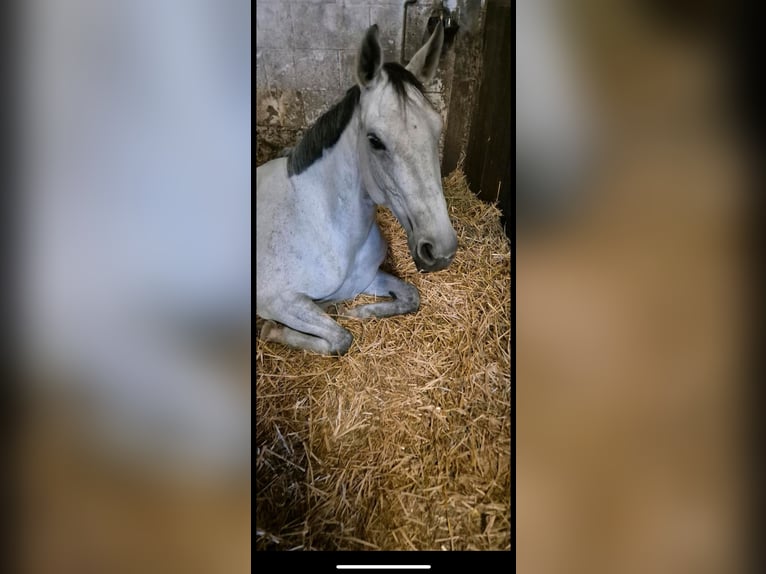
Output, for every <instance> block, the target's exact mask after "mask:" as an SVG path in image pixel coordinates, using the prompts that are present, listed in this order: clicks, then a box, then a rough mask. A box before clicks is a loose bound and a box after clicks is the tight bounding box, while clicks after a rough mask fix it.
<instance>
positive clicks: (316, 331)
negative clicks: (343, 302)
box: [261, 295, 354, 355]
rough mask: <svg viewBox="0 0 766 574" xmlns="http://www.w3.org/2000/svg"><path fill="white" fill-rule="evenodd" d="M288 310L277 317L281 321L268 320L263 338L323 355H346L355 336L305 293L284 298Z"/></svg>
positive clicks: (262, 330)
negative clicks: (278, 322)
mask: <svg viewBox="0 0 766 574" xmlns="http://www.w3.org/2000/svg"><path fill="white" fill-rule="evenodd" d="M280 303H282V304H284V305H285V309H286V310H287V312H285V313H284V314H282V315H280V316H279V317H277V319H278V320H279V321H280V323H283V324H282V325H278V324H277V323H275V322H274V321H267V322H266V323H265V324H264V326H263V328H262V329H261V339H262V340H264V341H274V342H276V343H281V344H283V345H287V346H288V347H294V348H296V349H304V350H307V351H312V352H314V353H320V354H322V355H343V354H345V353H346V351H348V349H349V347H350V346H351V342H352V341H353V339H354V338H353V336H352V335H351V333H349V332H348V331H347V330H346V329H344V328H343V327H341V326H340V325H338V323H336V322H335V321H334V320H333V319H332V318H331V317H330V316H328V315H327V314H326V313H324V312H323V311H322V309H321V308H320V307H319V306H318V305H317V304H316V303H314V301H312V300H311V299H310V298H308V297H306V296H305V295H295V296H293V297H290V298H283V299H281V301H280Z"/></svg>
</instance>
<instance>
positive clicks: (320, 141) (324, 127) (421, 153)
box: [256, 25, 457, 355]
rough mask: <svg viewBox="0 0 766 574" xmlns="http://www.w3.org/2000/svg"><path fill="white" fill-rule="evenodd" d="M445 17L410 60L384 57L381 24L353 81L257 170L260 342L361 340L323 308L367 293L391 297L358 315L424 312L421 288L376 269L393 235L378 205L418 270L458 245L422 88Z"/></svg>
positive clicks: (368, 39)
mask: <svg viewBox="0 0 766 574" xmlns="http://www.w3.org/2000/svg"><path fill="white" fill-rule="evenodd" d="M443 40H444V31H443V28H442V26H441V25H439V26H437V28H436V29H435V30H434V32H433V34H432V35H431V37H430V38H429V40H428V41H427V42H426V44H425V45H424V46H423V47H422V48H421V49H420V50H419V51H418V52H417V53H416V54H415V56H414V57H413V58H412V60H411V61H410V63H409V64H408V65H407V67H406V68H405V67H403V66H401V65H399V64H396V63H385V64H384V63H383V62H382V50H381V46H380V43H379V41H378V27H377V26H376V25H375V26H372V27H370V28H369V29H368V30H367V32H366V34H365V37H364V40H363V41H362V45H361V47H360V49H359V53H358V58H357V65H356V80H357V85H355V86H354V87H352V88H351V89H349V90H348V92H347V93H346V95H345V97H344V98H343V99H342V100H341V101H340V102H339V103H337V104H336V105H335V106H334V107H333V108H332V109H330V110H329V111H328V112H327V113H325V114H324V115H323V116H322V117H321V118H319V120H318V121H317V122H316V124H315V125H314V126H312V127H311V128H310V129H309V130H308V132H307V133H306V135H305V137H304V138H303V140H302V141H301V142H300V143H299V144H298V145H297V146H296V147H295V148H294V149H293V150H292V151H291V152H290V153H289V155H288V157H282V158H278V159H275V160H272V161H270V162H268V163H266V164H264V165H263V166H261V167H259V168H258V169H257V170H256V206H257V207H256V217H257V227H256V265H257V273H256V313H257V314H258V315H259V316H260V317H262V318H264V319H266V320H267V322H266V323H265V325H264V326H263V328H262V330H261V335H260V336H261V339H263V340H267V341H276V342H279V343H282V344H286V345H289V346H292V347H295V348H299V349H305V350H308V351H312V352H316V353H321V354H337V355H341V354H344V353H345V352H347V351H348V349H349V347H350V346H351V342H352V340H353V337H352V335H351V333H349V332H348V331H347V330H346V329H344V328H343V327H341V326H340V325H339V324H338V323H337V322H335V321H334V320H333V319H332V318H331V317H330V316H329V315H327V314H326V313H325V312H324V310H323V308H326V307H327V305H329V304H331V303H335V302H340V301H344V300H348V299H352V298H353V297H355V296H357V295H359V294H361V293H364V294H368V295H376V296H382V297H390V298H391V300H388V301H383V302H378V303H372V304H367V305H361V306H358V307H355V308H353V309H350V310H349V311H348V312H347V315H348V316H351V317H356V318H368V317H389V316H392V315H400V314H404V313H412V312H414V311H417V309H418V308H419V305H420V296H419V294H418V291H417V289H416V288H415V287H414V286H413V285H411V284H409V283H405V282H404V281H402V280H400V279H397V278H396V277H393V276H391V275H389V274H387V273H385V272H383V271H381V270H380V265H381V263H382V262H383V260H384V258H385V255H386V243H385V240H384V239H383V236H382V235H381V232H380V229H379V227H378V225H377V223H376V221H375V206H376V205H383V206H386V207H388V208H389V209H391V211H392V212H393V213H394V215H395V216H396V218H397V220H398V221H399V223H400V224H401V225H402V227H404V229H405V231H406V232H407V237H408V245H409V249H410V253H411V254H412V257H413V259H414V261H415V264H416V265H417V267H418V269H419V270H420V271H421V272H431V271H438V270H440V269H444V268H445V267H447V266H448V265H449V264H450V263H451V262H452V259H453V257H454V255H455V251H456V249H457V237H456V235H455V231H454V229H453V228H452V225H451V223H450V219H449V216H448V214H447V205H446V202H445V200H444V194H443V191H442V186H441V176H440V169H439V153H438V142H439V136H440V133H441V130H442V121H441V117H440V116H439V114H438V113H437V112H436V111H435V110H434V108H433V107H432V106H431V105H430V103H429V102H428V100H427V99H426V98H425V96H424V95H423V83H424V82H428V81H430V80H431V79H432V78H433V76H434V74H435V72H436V67H437V64H438V61H439V54H440V52H441V49H442V43H443Z"/></svg>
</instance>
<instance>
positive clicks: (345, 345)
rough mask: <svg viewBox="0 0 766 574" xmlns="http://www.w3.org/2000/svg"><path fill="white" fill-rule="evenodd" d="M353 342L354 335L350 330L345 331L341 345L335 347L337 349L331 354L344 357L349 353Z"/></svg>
mask: <svg viewBox="0 0 766 574" xmlns="http://www.w3.org/2000/svg"><path fill="white" fill-rule="evenodd" d="M353 342H354V336H353V335H352V334H351V333H348V332H346V333H344V334H343V338H342V339H341V341H340V343H339V345H338V346H337V347H336V348H335V350H333V352H332V353H331V354H332V355H334V356H336V357H342V356H343V355H345V354H346V353H348V350H349V349H350V348H351V343H353Z"/></svg>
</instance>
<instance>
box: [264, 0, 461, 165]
mask: <svg viewBox="0 0 766 574" xmlns="http://www.w3.org/2000/svg"><path fill="white" fill-rule="evenodd" d="M435 5H436V4H435V3H434V2H433V1H423V0H419V1H418V2H417V3H416V4H413V5H410V6H409V7H408V9H407V38H406V39H405V54H404V55H405V60H406V61H407V60H409V58H411V57H412V55H413V54H414V53H415V52H416V51H417V49H418V48H420V46H421V45H422V43H423V42H424V40H425V35H426V24H427V20H428V17H429V15H430V14H431V10H432V9H433V8H434V6H435ZM402 18H403V2H402V0H258V2H256V144H257V148H256V150H257V151H256V163H257V164H260V163H263V162H264V161H266V160H268V159H270V158H272V157H274V156H275V155H276V154H277V153H278V152H279V150H281V149H282V148H283V147H285V146H287V145H293V144H294V143H295V142H296V141H297V140H298V139H299V138H300V137H301V135H302V134H303V133H304V132H305V129H306V128H307V127H308V126H310V125H311V124H313V122H315V121H316V119H317V118H318V117H319V116H320V115H321V114H322V113H324V112H325V111H326V110H327V109H329V108H330V107H331V106H332V104H334V103H335V102H336V101H337V100H339V99H340V98H341V97H342V96H343V94H344V93H345V91H346V90H347V89H348V88H350V87H351V86H352V85H353V83H354V65H355V60H356V52H357V49H358V47H359V44H360V42H361V40H362V37H363V35H364V32H365V30H366V29H367V28H368V27H369V26H370V25H371V24H378V26H379V28H380V39H381V44H382V46H383V55H384V59H385V60H386V61H399V56H400V50H401V33H402V21H403V20H402ZM454 52H455V51H454V49H452V50H449V51H448V52H447V53H446V54H445V55H444V56H443V57H442V61H441V62H440V65H439V71H438V73H437V77H436V78H435V79H434V81H433V82H431V83H430V84H429V85H427V86H426V92H427V95H428V98H429V100H430V101H431V102H432V103H433V104H434V106H435V107H436V109H437V110H439V111H440V112H441V113H442V117H443V119H444V121H445V133H446V123H447V112H448V109H449V101H450V95H451V86H452V74H453V69H454V62H455V54H454ZM443 145H444V136H442V142H440V150H441V149H442V147H443Z"/></svg>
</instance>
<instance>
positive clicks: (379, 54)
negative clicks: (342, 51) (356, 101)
mask: <svg viewBox="0 0 766 574" xmlns="http://www.w3.org/2000/svg"><path fill="white" fill-rule="evenodd" d="M382 66H383V49H382V48H381V47H380V41H379V40H378V25H377V24H373V25H372V26H370V27H369V28H368V29H367V32H366V33H365V35H364V40H362V46H361V47H360V48H359V53H358V54H357V58H356V81H357V82H358V83H359V85H360V86H362V87H365V86H368V85H370V83H372V81H373V80H374V79H375V78H376V77H377V76H378V74H379V73H380V68H381V67H382Z"/></svg>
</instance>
